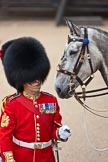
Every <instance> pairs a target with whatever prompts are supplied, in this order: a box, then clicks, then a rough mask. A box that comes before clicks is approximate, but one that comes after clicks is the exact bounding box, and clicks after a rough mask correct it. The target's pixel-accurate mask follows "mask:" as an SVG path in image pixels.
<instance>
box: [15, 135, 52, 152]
mask: <svg viewBox="0 0 108 162" xmlns="http://www.w3.org/2000/svg"><path fill="white" fill-rule="evenodd" d="M13 142H14V143H15V144H17V145H19V146H21V147H26V148H30V149H44V148H46V147H49V146H50V145H51V144H52V140H49V141H48V142H31V143H29V142H24V141H21V140H18V139H16V138H15V137H14V136H13Z"/></svg>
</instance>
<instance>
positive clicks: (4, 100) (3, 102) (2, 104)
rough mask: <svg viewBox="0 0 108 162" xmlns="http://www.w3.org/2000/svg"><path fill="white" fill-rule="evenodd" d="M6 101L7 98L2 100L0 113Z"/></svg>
mask: <svg viewBox="0 0 108 162" xmlns="http://www.w3.org/2000/svg"><path fill="white" fill-rule="evenodd" d="M6 99H7V97H5V98H4V99H3V100H2V102H1V106H0V107H1V112H4V105H5V104H6Z"/></svg>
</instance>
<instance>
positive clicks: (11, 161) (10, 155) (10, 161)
mask: <svg viewBox="0 0 108 162" xmlns="http://www.w3.org/2000/svg"><path fill="white" fill-rule="evenodd" d="M3 154H4V156H5V159H6V160H5V162H15V160H14V158H13V153H12V151H7V152H3Z"/></svg>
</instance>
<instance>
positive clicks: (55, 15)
mask: <svg viewBox="0 0 108 162" xmlns="http://www.w3.org/2000/svg"><path fill="white" fill-rule="evenodd" d="M66 18H67V19H71V20H72V21H73V23H75V24H77V25H92V26H95V27H98V28H100V29H103V30H105V31H108V0H90V1H89V0H68V1H66V0H39V1H38V0H0V45H1V46H2V44H3V43H4V42H6V41H8V40H11V39H15V38H18V37H22V36H31V37H35V38H36V39H38V40H39V41H40V42H41V43H42V44H43V45H44V47H45V49H46V52H47V54H48V57H49V59H50V62H51V70H50V73H49V76H48V78H47V80H46V82H45V83H44V85H43V86H42V90H43V91H47V92H49V93H51V94H53V95H55V96H56V97H57V98H58V96H57V94H56V92H55V89H54V80H55V77H56V69H57V65H58V63H59V61H60V58H61V56H62V55H63V51H64V46H65V43H66V42H67V37H68V34H69V29H68V27H67V26H66V24H65V19H66ZM25 61H26V59H25ZM103 87H105V83H104V81H103V79H102V77H101V75H100V73H99V72H96V74H95V78H94V79H93V81H92V82H91V83H90V84H89V86H88V87H87V90H88V89H96V88H103ZM14 92H15V89H13V88H12V87H10V86H9V84H8V83H7V80H6V77H5V75H4V70H3V66H2V63H1V61H0V101H2V99H3V98H4V97H5V96H7V95H10V94H12V93H14ZM58 102H59V105H60V108H61V114H62V116H63V124H67V125H69V126H70V128H71V129H72V136H71V137H70V139H69V140H68V142H66V143H60V144H59V146H60V147H62V150H60V151H59V154H60V162H108V151H103V152H99V151H95V150H93V149H92V148H91V147H90V145H89V143H88V141H87V138H86V135H85V131H84V118H83V107H82V106H81V105H79V103H77V101H76V100H75V99H74V97H72V98H70V99H68V100H66V99H64V100H63V99H60V98H58ZM87 104H88V106H90V107H92V108H96V109H98V108H101V109H102V108H103V109H106V108H107V109H108V98H107V96H103V97H99V98H95V99H94V98H93V99H90V100H87ZM86 120H87V121H86V122H87V130H88V134H89V138H90V140H91V142H92V144H93V145H94V146H96V147H98V148H104V147H105V148H106V147H108V119H103V118H99V117H96V116H94V115H92V114H90V113H88V112H86ZM25 133H26V132H25Z"/></svg>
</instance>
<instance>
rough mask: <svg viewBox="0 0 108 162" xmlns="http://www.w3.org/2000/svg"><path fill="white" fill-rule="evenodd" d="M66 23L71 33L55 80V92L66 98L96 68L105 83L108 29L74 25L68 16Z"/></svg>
mask: <svg viewBox="0 0 108 162" xmlns="http://www.w3.org/2000/svg"><path fill="white" fill-rule="evenodd" d="M67 25H68V27H69V29H70V34H69V35H68V41H67V43H66V45H65V48H64V54H63V56H62V58H61V60H60V63H59V65H58V70H57V75H56V78H55V83H54V84H55V90H56V92H57V94H58V96H59V97H60V98H66V99H67V98H70V97H71V96H72V95H73V94H74V93H75V89H76V88H77V87H78V86H79V85H81V86H82V87H83V86H87V85H88V84H89V82H90V81H91V80H92V79H93V76H94V73H95V72H96V71H97V70H99V71H100V73H101V75H102V77H103V79H104V81H105V83H106V85H107V86H108V48H107V47H108V32H106V31H103V30H101V29H98V28H95V27H89V26H88V27H87V26H83V27H80V26H76V25H75V24H73V23H72V22H71V21H69V20H67Z"/></svg>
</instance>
